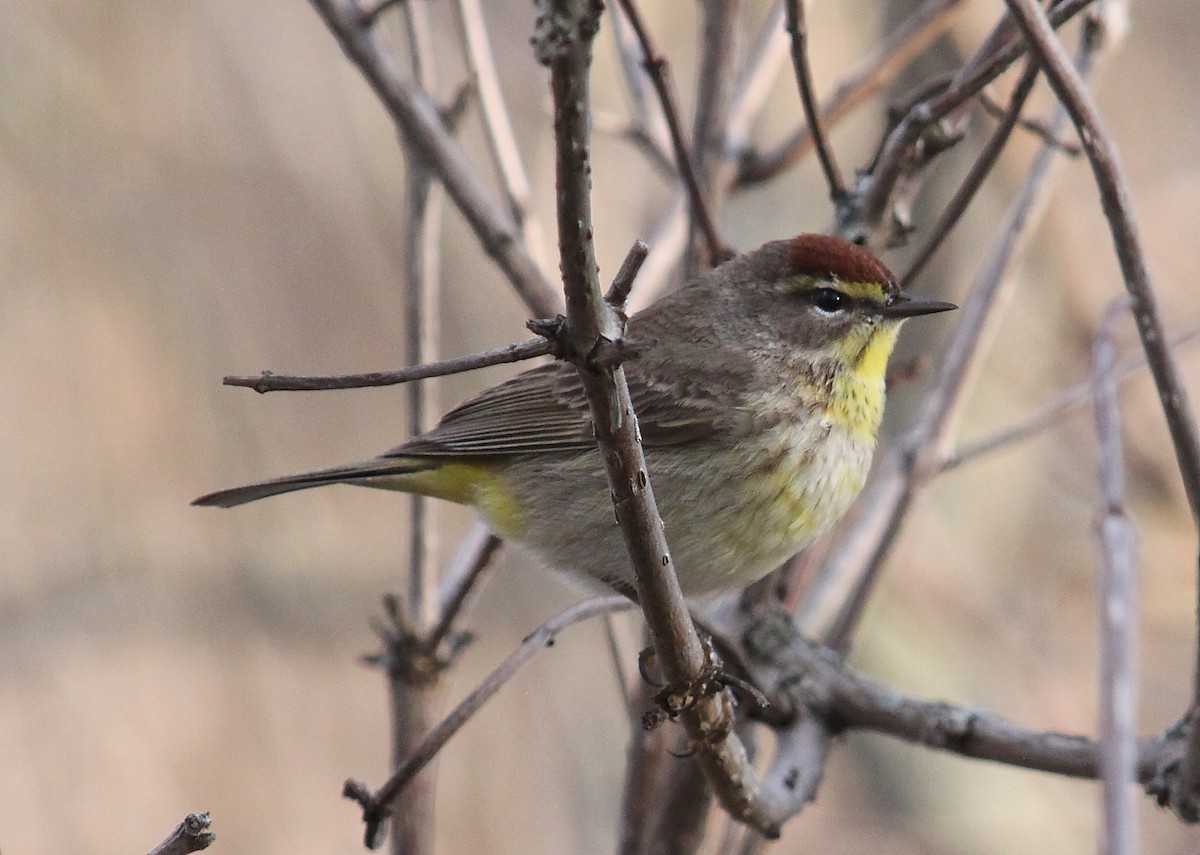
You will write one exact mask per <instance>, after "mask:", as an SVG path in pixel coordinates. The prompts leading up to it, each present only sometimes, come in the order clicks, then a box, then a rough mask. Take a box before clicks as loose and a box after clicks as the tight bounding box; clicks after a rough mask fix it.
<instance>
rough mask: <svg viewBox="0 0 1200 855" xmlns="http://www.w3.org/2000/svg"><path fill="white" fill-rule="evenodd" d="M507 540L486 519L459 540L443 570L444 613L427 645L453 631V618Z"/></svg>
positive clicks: (438, 642)
mask: <svg viewBox="0 0 1200 855" xmlns="http://www.w3.org/2000/svg"><path fill="white" fill-rule="evenodd" d="M503 544H504V541H502V540H501V539H500V538H499V537H497V536H496V535H495V534H493V533H492V531H491V530H490V529H489V528H488V527H487V525H486V524H485V523H483V522H480V521H478V520H477V521H476V522H475V524H474V525H472V526H471V529H470V531H468V532H467V533H466V534H465V535H464V536H463V539H462V541H460V543H459V546H458V551H457V552H456V553H455V554H454V557H453V558H452V559H451V560H450V562H449V563H448V564H447V566H446V568H445V570H443V571H442V574H441V576H442V593H441V595H440V596H439V598H438V599H439V601H440V602H441V609H440V610H441V617H440V618H439V619H438V623H437V625H436V626H435V627H434V628H433V631H432V632H430V633H429V637H428V639H427V640H426V642H425V643H426V645H427V646H428V647H429V649H431V650H436V649H438V648H439V647H440V646H441V644H442V641H443V640H444V639H445V638H446V637H447V636H448V635H449V634H450V630H451V629H452V628H453V626H454V621H455V620H457V619H458V616H459V615H460V614H462V611H463V609H464V608H465V606H466V604H467V600H468V599H469V598H470V595H471V593H472V592H473V591H475V590H476V587H477V585H478V583H479V581H480V579H482V578H483V574H484V572H485V571H486V570H487V569H488V568H489V567H491V566H492V562H493V561H494V560H495V557H496V553H497V552H498V551H499V550H500V547H501V546H503Z"/></svg>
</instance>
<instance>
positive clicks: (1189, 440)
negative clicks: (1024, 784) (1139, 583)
mask: <svg viewBox="0 0 1200 855" xmlns="http://www.w3.org/2000/svg"><path fill="white" fill-rule="evenodd" d="M1005 2H1006V3H1007V4H1008V7H1009V10H1010V11H1011V12H1012V14H1013V15H1014V17H1016V19H1017V22H1018V24H1019V25H1020V27H1021V30H1022V31H1023V32H1024V33H1025V37H1026V39H1028V41H1029V46H1030V50H1031V51H1032V52H1033V53H1034V54H1035V55H1036V56H1037V58H1038V61H1039V62H1040V63H1041V64H1042V68H1043V69H1044V70H1045V72H1046V78H1047V79H1048V80H1049V81H1050V85H1051V86H1052V87H1053V88H1054V92H1055V94H1057V95H1058V98H1059V100H1060V101H1061V102H1062V103H1063V106H1064V107H1065V108H1066V110H1067V112H1068V113H1069V114H1070V116H1071V121H1073V122H1074V123H1075V128H1076V130H1077V131H1078V132H1079V140H1080V142H1081V143H1082V144H1083V150H1084V152H1085V153H1086V154H1087V158H1088V162H1089V163H1090V164H1091V166H1092V173H1093V175H1094V176H1095V179H1096V185H1097V187H1098V188H1099V190H1100V203H1101V206H1102V207H1103V209H1104V215H1105V217H1107V219H1108V224H1109V229H1110V231H1111V232H1112V241H1113V247H1114V249H1115V250H1116V253H1117V260H1118V262H1119V264H1120V266H1121V273H1122V275H1123V276H1124V278H1125V288H1126V290H1127V291H1128V292H1129V296H1130V297H1131V298H1132V300H1133V317H1134V320H1135V321H1136V323H1137V328H1138V333H1139V334H1140V336H1141V339H1142V347H1143V348H1144V349H1145V351H1146V358H1147V360H1148V361H1149V365H1150V373H1151V374H1152V375H1153V377H1154V382H1155V384H1156V386H1157V387H1158V396H1159V400H1160V401H1161V402H1162V408H1163V414H1164V415H1165V416H1166V421H1167V428H1168V430H1169V431H1170V434H1171V441H1172V443H1173V445H1174V448H1175V459H1176V462H1177V464H1178V467H1179V473H1180V476H1181V477H1182V480H1183V488H1184V492H1185V493H1186V494H1187V498H1188V504H1189V505H1190V506H1191V511H1192V518H1193V521H1194V522H1195V524H1196V527H1197V529H1198V530H1200V429H1198V428H1197V424H1196V420H1195V418H1194V416H1193V414H1192V408H1191V405H1190V403H1189V401H1188V394H1187V389H1186V387H1185V386H1184V384H1183V378H1182V377H1181V376H1180V373H1179V367H1178V366H1177V365H1176V363H1175V359H1174V357H1173V356H1172V355H1171V351H1170V348H1169V347H1168V346H1167V343H1166V335H1165V333H1164V328H1163V322H1162V314H1161V312H1160V310H1159V307H1158V299H1157V297H1156V296H1155V293H1154V285H1153V283H1152V281H1151V279H1150V270H1149V268H1148V266H1147V264H1146V255H1145V251H1144V249H1143V247H1142V242H1141V237H1140V236H1139V234H1138V228H1137V221H1136V219H1135V217H1134V214H1133V206H1132V203H1131V201H1130V198H1129V190H1128V185H1127V182H1126V180H1125V176H1124V173H1123V171H1122V168H1121V161H1120V156H1119V154H1118V152H1117V148H1116V145H1115V144H1114V142H1113V140H1112V137H1111V135H1110V134H1109V133H1108V130H1107V128H1106V127H1105V124H1104V121H1103V119H1102V118H1101V116H1100V111H1099V109H1098V108H1097V107H1096V104H1095V101H1094V100H1093V99H1092V97H1091V94H1090V93H1089V92H1088V90H1087V87H1086V86H1085V85H1084V82H1083V80H1082V79H1081V78H1080V76H1079V75H1078V73H1077V72H1076V71H1075V69H1074V68H1072V67H1071V64H1070V61H1069V60H1068V59H1067V58H1066V51H1065V50H1064V49H1063V46H1062V44H1061V43H1060V42H1059V40H1058V38H1057V36H1055V35H1054V31H1053V29H1052V28H1051V27H1050V24H1049V23H1048V22H1047V20H1046V17H1045V14H1044V12H1043V11H1042V10H1041V8H1040V7H1039V6H1038V5H1037V4H1036V3H1035V2H1033V0H1005ZM1191 719H1192V726H1191V728H1190V736H1189V741H1188V752H1187V755H1186V756H1185V758H1184V761H1183V764H1182V767H1181V768H1180V776H1179V788H1178V791H1177V792H1176V793H1175V797H1174V799H1173V804H1172V806H1173V807H1174V808H1175V810H1176V811H1177V812H1178V813H1179V814H1180V816H1183V817H1185V818H1189V819H1190V820H1191V821H1195V820H1196V819H1198V818H1200V627H1197V647H1196V652H1195V663H1194V669H1193V679H1192V712H1191Z"/></svg>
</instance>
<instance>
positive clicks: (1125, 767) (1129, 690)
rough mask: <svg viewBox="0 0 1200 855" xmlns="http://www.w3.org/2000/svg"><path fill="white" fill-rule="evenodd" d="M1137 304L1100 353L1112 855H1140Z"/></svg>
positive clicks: (1103, 767) (1108, 318)
mask: <svg viewBox="0 0 1200 855" xmlns="http://www.w3.org/2000/svg"><path fill="white" fill-rule="evenodd" d="M1128 311H1129V298H1128V297H1123V298H1121V299H1119V300H1117V301H1115V302H1114V303H1113V305H1111V306H1110V307H1109V309H1108V311H1107V312H1105V314H1104V319H1103V321H1102V322H1101V324H1100V329H1099V331H1098V332H1097V333H1096V340H1095V343H1094V345H1093V347H1092V382H1093V385H1094V388H1095V397H1096V439H1097V445H1098V448H1097V460H1098V469H1099V476H1100V488H1101V493H1102V496H1103V500H1102V509H1101V514H1100V519H1099V520H1098V522H1097V526H1096V528H1097V533H1098V535H1099V538H1100V549H1101V556H1102V561H1101V563H1100V586H1099V587H1100V772H1101V775H1100V777H1101V782H1102V804H1103V810H1102V811H1101V813H1102V815H1103V817H1104V837H1103V841H1104V844H1103V851H1104V852H1105V853H1106V855H1134V853H1135V852H1137V827H1138V822H1137V809H1136V805H1135V804H1134V800H1133V793H1132V792H1131V791H1130V788H1129V782H1130V781H1133V780H1134V779H1135V775H1136V772H1137V723H1136V720H1135V719H1136V707H1137V697H1136V696H1137V557H1136V556H1137V532H1136V531H1135V529H1134V527H1133V523H1132V521H1130V519H1129V515H1128V514H1127V513H1126V512H1125V473H1124V467H1123V466H1122V463H1121V458H1122V454H1121V426H1120V411H1119V410H1118V408H1117V381H1116V377H1115V370H1114V369H1115V362H1116V355H1115V354H1116V343H1115V341H1114V338H1115V335H1116V326H1117V323H1118V322H1119V321H1120V320H1121V319H1122V318H1124V317H1125V315H1126V314H1127V313H1128Z"/></svg>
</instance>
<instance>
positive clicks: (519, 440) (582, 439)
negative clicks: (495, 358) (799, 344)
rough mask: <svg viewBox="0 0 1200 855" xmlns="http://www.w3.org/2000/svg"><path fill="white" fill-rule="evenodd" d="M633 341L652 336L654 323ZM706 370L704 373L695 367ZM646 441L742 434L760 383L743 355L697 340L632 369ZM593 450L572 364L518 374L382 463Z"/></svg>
mask: <svg viewBox="0 0 1200 855" xmlns="http://www.w3.org/2000/svg"><path fill="white" fill-rule="evenodd" d="M658 320H659V319H658V318H655V317H653V316H652V315H651V316H645V315H644V316H641V317H638V318H635V319H634V322H635V323H634V326H637V323H636V322H638V321H641V324H640V326H641V327H642V329H641V330H639V331H638V332H636V333H635V332H633V329H632V326H631V334H634V335H638V334H641V335H647V334H648V337H652V336H654V334H655V333H656V332H657V329H656V327H657V325H658V324H657V323H656V322H657V321H658ZM700 365H703V366H707V371H705V372H699V371H697V370H696V367H697V366H700ZM625 373H626V378H627V382H628V383H629V392H630V396H631V398H632V400H633V407H634V411H635V412H636V413H637V415H638V424H639V426H640V428H641V435H642V442H643V444H644V445H646V446H648V447H654V446H667V445H677V444H680V443H684V442H692V441H696V440H701V439H705V438H707V437H711V436H713V435H714V434H717V433H720V432H722V431H731V430H734V431H736V430H738V429H739V428H741V427H743V426H744V417H745V414H744V412H743V410H742V403H743V401H744V400H745V396H746V393H747V390H748V388H749V387H750V386H752V385H753V384H754V379H755V374H756V372H755V371H754V368H753V365H752V363H751V361H750V360H749V358H748V357H747V356H746V354H745V351H744V350H743V349H742V348H739V347H736V346H732V345H728V344H726V345H723V346H722V345H717V344H715V343H713V342H711V341H702V340H692V341H684V342H679V341H674V342H670V343H669V344H667V343H664V344H661V345H659V346H656V347H654V348H652V349H651V350H650V351H649V352H648V353H646V354H643V355H642V357H641V358H640V359H636V360H633V361H631V362H628V363H626V366H625ZM594 447H595V438H594V433H593V430H592V420H591V414H590V412H589V410H588V404H587V398H586V396H585V395H584V392H583V387H582V385H581V384H580V382H579V375H578V373H577V372H576V370H575V368H574V366H572V365H569V364H566V363H561V362H556V363H550V364H547V365H542V366H539V367H537V368H534V369H532V370H530V371H526V372H523V373H521V374H518V375H517V376H516V377H514V378H512V379H511V380H508V381H506V382H504V383H500V384H498V385H496V386H493V387H491V388H490V389H487V390H485V391H483V392H481V393H479V394H478V395H476V396H475V397H474V398H471V399H469V400H467V401H465V402H464V403H462V404H460V405H459V406H458V407H456V408H454V409H453V410H451V411H450V412H449V413H447V414H446V415H445V417H443V418H442V420H441V421H440V422H439V423H438V425H437V426H436V427H434V428H433V429H432V430H430V431H429V432H427V433H425V434H423V435H421V436H419V437H416V438H415V439H413V440H411V441H409V442H407V443H405V444H404V445H401V446H399V447H397V448H395V449H392V450H391V451H389V452H388V453H387V455H385V456H397V457H402V456H429V457H447V456H450V457H453V456H494V455H509V454H539V453H553V452H574V451H586V450H588V449H591V448H594Z"/></svg>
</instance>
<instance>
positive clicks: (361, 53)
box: [311, 0, 561, 317]
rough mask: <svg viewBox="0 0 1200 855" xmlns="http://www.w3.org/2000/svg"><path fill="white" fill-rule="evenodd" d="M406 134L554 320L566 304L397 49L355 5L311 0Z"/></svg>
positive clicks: (521, 290)
mask: <svg viewBox="0 0 1200 855" xmlns="http://www.w3.org/2000/svg"><path fill="white" fill-rule="evenodd" d="M311 2H312V4H313V7H314V8H315V9H316V10H317V12H318V14H320V16H321V18H322V19H323V20H324V21H325V24H326V26H328V27H329V30H330V32H332V33H333V34H334V36H335V37H336V38H337V40H338V42H339V43H340V44H341V46H342V50H344V51H345V52H346V55H347V56H348V57H349V58H350V60H351V62H353V63H354V64H355V65H356V66H357V67H358V68H359V70H360V71H361V72H362V73H363V76H364V77H365V78H366V79H367V82H368V83H369V84H370V85H371V88H372V89H374V91H375V94H376V95H377V96H378V97H379V100H380V101H381V102H383V105H384V107H385V108H386V109H387V111H388V113H389V114H390V115H391V117H392V120H393V121H395V123H396V124H397V126H398V127H399V128H400V131H401V133H402V134H403V136H404V140H405V142H406V143H407V144H408V145H410V146H412V147H413V148H414V149H415V150H416V151H418V152H420V154H421V156H422V157H423V158H424V159H425V161H426V162H427V163H428V165H429V168H430V169H431V170H432V171H433V172H434V174H436V175H437V177H438V179H439V180H440V181H441V182H442V183H443V184H444V185H445V187H446V190H447V192H448V193H449V194H450V198H451V199H453V200H454V203H455V205H457V206H458V208H459V210H460V211H462V213H463V216H464V217H465V218H466V219H467V222H468V223H470V225H471V228H472V229H473V230H474V232H475V234H476V236H477V237H478V238H479V241H480V243H481V244H482V246H483V248H484V251H485V252H487V254H488V255H489V256H491V257H492V259H493V260H494V261H495V262H496V264H497V266H499V267H500V269H501V270H502V271H503V272H504V274H505V275H506V276H507V277H508V280H509V281H510V282H511V283H512V285H513V287H514V288H515V289H516V291H517V293H518V294H519V295H520V296H521V298H522V299H523V300H524V301H525V304H526V305H527V306H528V307H529V309H530V311H531V312H532V313H533V314H535V315H537V316H539V317H553V316H554V315H555V314H556V313H557V312H558V310H559V307H560V305H561V301H560V299H559V296H558V292H557V291H556V290H555V289H554V288H553V287H552V286H551V285H550V283H549V282H548V281H547V280H546V278H545V276H544V275H543V274H542V272H541V270H540V268H539V267H538V265H537V263H536V262H535V261H534V259H533V257H532V255H531V254H530V251H529V248H528V247H527V246H526V245H525V241H524V237H523V234H522V231H521V228H520V226H519V225H518V223H517V222H516V221H515V220H514V219H513V217H512V215H511V214H510V213H509V211H507V210H506V209H505V207H504V206H503V205H502V204H501V203H500V202H499V201H498V200H497V199H496V198H495V196H494V195H493V194H492V193H491V192H490V191H489V190H488V189H487V185H486V183H485V182H484V180H483V178H482V177H481V176H480V175H479V172H478V171H477V170H476V169H475V168H474V166H472V164H471V162H470V160H469V159H468V158H467V155H466V152H464V151H463V149H462V146H460V145H459V144H458V142H457V140H455V139H454V137H453V136H452V135H451V134H450V131H449V129H448V128H447V127H446V124H445V122H444V121H443V120H442V117H441V114H440V113H439V111H438V107H437V105H436V104H434V103H433V101H432V99H431V98H430V97H429V95H428V94H427V93H426V92H425V91H424V90H423V89H422V88H421V87H420V86H419V85H418V84H417V82H416V81H415V80H414V79H413V76H412V74H410V73H409V71H408V70H407V69H406V68H405V67H404V65H403V63H401V62H400V60H399V58H398V57H397V56H396V55H395V53H394V52H393V51H392V49H391V48H390V47H389V46H388V45H387V44H386V43H385V42H384V41H383V40H382V38H381V37H380V36H379V35H378V34H377V33H376V32H375V31H374V30H373V29H372V28H371V26H370V22H369V21H364V19H363V11H362V8H361V7H360V6H359V5H358V3H357V2H356V0H311Z"/></svg>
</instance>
